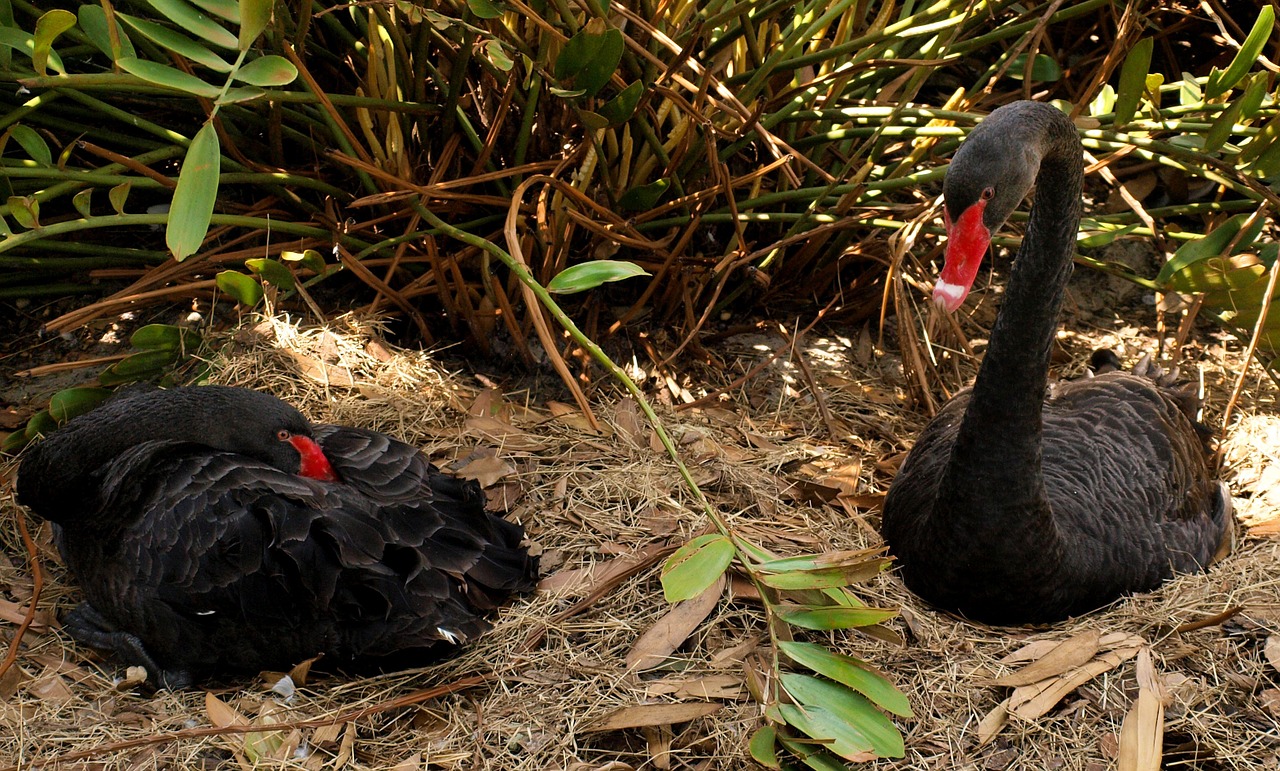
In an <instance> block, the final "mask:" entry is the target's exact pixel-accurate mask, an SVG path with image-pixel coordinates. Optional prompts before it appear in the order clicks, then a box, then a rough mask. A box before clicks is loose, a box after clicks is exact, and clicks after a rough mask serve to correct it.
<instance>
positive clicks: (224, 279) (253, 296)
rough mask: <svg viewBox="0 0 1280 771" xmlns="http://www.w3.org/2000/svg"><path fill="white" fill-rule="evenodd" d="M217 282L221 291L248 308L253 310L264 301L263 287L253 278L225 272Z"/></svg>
mask: <svg viewBox="0 0 1280 771" xmlns="http://www.w3.org/2000/svg"><path fill="white" fill-rule="evenodd" d="M216 281H217V282H218V288H219V289H221V290H222V291H224V292H226V293H227V294H229V295H231V296H232V297H234V298H235V299H236V302H238V303H240V304H241V305H243V306H245V307H247V308H252V307H253V306H255V305H257V304H258V301H259V300H261V299H262V294H263V292H262V285H261V284H259V283H258V282H257V281H256V280H254V278H253V277H252V276H246V275H245V274H243V273H241V272H239V271H235V270H224V271H222V272H221V273H219V274H218V276H217V279H216Z"/></svg>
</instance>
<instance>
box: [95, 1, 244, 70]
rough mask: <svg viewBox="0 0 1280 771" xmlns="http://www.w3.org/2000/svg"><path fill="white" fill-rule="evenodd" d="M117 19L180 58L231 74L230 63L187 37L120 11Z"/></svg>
mask: <svg viewBox="0 0 1280 771" xmlns="http://www.w3.org/2000/svg"><path fill="white" fill-rule="evenodd" d="M116 18H118V19H120V20H121V21H123V22H124V23H125V24H128V25H129V26H130V27H132V28H134V29H136V30H137V31H138V32H140V33H141V34H142V36H143V37H145V38H147V39H148V40H150V41H151V42H153V43H155V44H156V45H159V46H160V47H162V48H167V49H168V50H170V51H172V52H174V53H175V54H178V55H179V56H185V57H186V58H188V59H190V60H191V61H193V62H195V63H196V64H200V65H203V66H205V67H208V68H209V69H211V70H214V71H216V72H231V69H232V67H231V63H230V62H228V61H226V60H225V59H223V58H222V57H221V56H218V55H217V54H216V53H214V52H213V51H210V50H209V49H208V48H205V47H204V46H203V45H201V44H200V43H197V42H196V41H194V40H192V39H191V38H189V37H187V36H186V35H181V34H179V33H177V32H174V31H173V30H171V29H169V28H168V27H164V26H161V25H159V24H156V23H155V22H153V21H147V20H146V19H139V18H135V17H133V16H130V15H128V14H124V13H120V12H119V11H116ZM139 77H141V76H139ZM201 82H203V81H201Z"/></svg>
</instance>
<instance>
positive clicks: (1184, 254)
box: [1156, 214, 1266, 286]
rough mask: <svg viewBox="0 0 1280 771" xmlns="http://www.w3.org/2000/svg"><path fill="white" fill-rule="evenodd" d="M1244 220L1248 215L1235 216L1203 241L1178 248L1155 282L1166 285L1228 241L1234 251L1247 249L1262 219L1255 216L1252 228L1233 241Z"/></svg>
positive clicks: (1256, 235)
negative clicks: (1232, 245)
mask: <svg viewBox="0 0 1280 771" xmlns="http://www.w3.org/2000/svg"><path fill="white" fill-rule="evenodd" d="M1248 219H1249V215H1248V214H1237V215H1235V216H1234V217H1232V218H1231V219H1229V220H1227V221H1226V222H1224V223H1222V224H1221V225H1219V226H1218V227H1216V228H1214V229H1213V231H1212V232H1210V233H1209V234H1208V235H1206V236H1205V237H1204V238H1200V239H1197V240H1195V241H1188V242H1186V243H1185V244H1183V245H1182V246H1180V247H1178V251H1176V252H1174V255H1173V257H1172V258H1170V260H1169V261H1168V262H1166V263H1165V264H1164V267H1163V268H1161V269H1160V272H1159V273H1158V274H1157V275H1156V283H1157V284H1160V285H1162V286H1169V285H1170V280H1171V279H1172V278H1173V277H1174V276H1175V275H1177V274H1178V273H1180V272H1182V271H1183V270H1185V269H1186V268H1187V266H1189V265H1192V264H1194V263H1197V262H1199V261H1201V260H1206V259H1208V258H1210V257H1217V256H1220V255H1222V253H1223V252H1224V251H1225V250H1226V248H1227V246H1228V245H1229V244H1231V243H1232V241H1235V250H1236V251H1237V252H1238V251H1242V250H1244V249H1247V248H1248V247H1249V246H1250V245H1251V244H1252V243H1253V242H1254V241H1255V240H1256V239H1257V238H1258V235H1259V234H1260V233H1261V232H1262V226H1263V225H1265V224H1266V222H1265V220H1266V218H1265V217H1258V218H1257V219H1256V220H1255V221H1254V223H1253V226H1252V227H1251V228H1249V230H1248V231H1247V232H1245V233H1244V235H1243V236H1241V237H1240V238H1239V239H1238V240H1237V239H1236V236H1237V234H1239V233H1240V229H1241V228H1242V227H1244V223H1245V222H1246V221H1247V220H1248Z"/></svg>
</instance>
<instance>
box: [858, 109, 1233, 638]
mask: <svg viewBox="0 0 1280 771" xmlns="http://www.w3.org/2000/svg"><path fill="white" fill-rule="evenodd" d="M1082 180H1083V162H1082V151H1081V145H1080V139H1079V136H1078V134H1077V133H1076V130H1075V127H1074V126H1073V125H1072V123H1071V121H1070V120H1069V119H1068V118H1067V117H1066V116H1065V115H1064V114H1063V113H1062V112H1060V111H1059V110H1057V109H1055V108H1054V107H1052V106H1050V105H1046V104H1041V103H1037V102H1029V101H1023V102H1015V103H1013V104H1009V105H1006V106H1004V107H1001V108H999V109H997V110H995V111H994V112H992V113H991V114H990V115H989V116H988V117H987V118H986V120H984V121H982V123H981V124H980V125H978V126H977V128H975V129H974V130H973V132H972V133H971V134H970V135H969V137H968V139H967V140H965V142H964V143H963V144H962V145H961V147H960V149H959V150H957V151H956V154H955V157H954V159H953V160H952V162H951V166H950V168H949V169H948V171H947V176H946V181H945V183H944V190H943V194H944V200H945V211H944V214H945V217H946V222H947V236H948V240H947V249H946V255H945V264H944V267H943V270H942V275H941V278H940V280H939V281H938V282H937V284H936V288H935V289H934V301H935V302H936V303H937V304H938V305H939V306H940V307H942V308H943V309H945V310H946V311H954V310H956V309H957V308H958V307H959V306H960V304H961V303H962V302H963V301H964V298H965V296H966V295H967V294H968V292H969V288H970V286H971V285H972V283H973V280H974V277H975V276H976V274H977V271H978V265H979V264H980V263H981V261H982V257H983V254H984V253H985V252H986V251H987V246H988V244H989V243H990V240H991V234H992V232H993V231H995V230H996V229H997V228H999V227H1000V226H1001V225H1003V224H1004V222H1005V220H1006V219H1007V218H1008V217H1009V215H1010V213H1011V212H1012V211H1013V210H1014V208H1015V207H1016V206H1017V205H1018V204H1019V203H1020V202H1021V201H1022V200H1023V199H1024V198H1025V197H1026V196H1027V194H1028V192H1029V191H1030V190H1031V187H1032V184H1033V183H1034V185H1035V189H1036V193H1035V202H1034V204H1033V206H1032V208H1031V216H1030V220H1029V222H1028V223H1027V230H1026V235H1025V236H1024V237H1023V240H1022V248H1021V249H1020V250H1019V252H1018V257H1017V258H1016V260H1015V261H1014V264H1013V269H1012V272H1011V273H1010V275H1009V283H1008V286H1007V287H1006V289H1005V292H1004V301H1003V303H1002V304H1001V306H1000V311H999V315H998V316H997V318H996V321H995V325H994V327H993V328H992V330H991V336H990V341H989V343H988V346H987V352H986V356H985V357H984V358H983V361H982V365H981V367H980V369H979V370H978V376H977V379H976V380H975V381H974V384H973V387H972V389H969V390H966V391H963V392H961V393H959V394H957V395H956V396H955V398H953V399H951V400H950V401H949V402H947V403H946V404H945V405H944V406H943V407H942V409H941V410H940V411H939V412H938V414H937V416H935V417H934V419H933V421H932V422H930V423H929V425H928V426H926V427H925V429H924V431H923V432H922V433H921V434H920V437H919V438H918V439H917V440H916V443H915V446H914V447H913V448H912V450H911V452H910V454H909V455H908V456H907V459H906V461H905V462H904V463H903V465H902V468H901V469H900V470H899V472H898V475H897V477H896V478H895V479H894V481H893V484H892V486H891V488H890V490H889V494H888V496H887V498H886V499H885V502H884V516H883V524H882V528H881V529H882V533H883V535H884V537H885V540H886V541H887V542H888V544H889V548H890V550H891V551H892V552H893V553H894V554H895V555H896V557H897V560H898V564H899V565H900V566H901V572H902V577H903V580H904V581H905V582H906V585H907V587H908V588H909V589H911V590H912V591H913V592H915V593H916V594H918V595H919V596H920V597H922V598H924V599H925V600H927V601H928V602H930V603H932V604H934V605H936V606H938V607H940V608H943V609H946V610H950V611H955V612H958V613H960V614H962V615H964V616H967V617H969V618H972V619H975V620H979V621H985V622H988V623H996V624H1021V623H1039V622H1050V621H1056V620H1060V619H1063V618H1066V617H1068V616H1071V615H1076V614H1079V613H1083V612H1086V611H1090V610H1094V609H1096V608H1098V607H1101V606H1103V605H1105V604H1107V603H1109V602H1111V601H1113V600H1115V599H1116V598H1118V597H1120V596H1122V595H1125V594H1129V593H1132V592H1138V591H1145V590H1149V589H1153V588H1155V587H1157V586H1159V585H1160V583H1161V582H1163V581H1164V580H1165V579H1167V578H1169V577H1170V576H1171V575H1173V574H1174V573H1186V572H1197V571H1200V570H1203V569H1204V568H1205V567H1206V566H1207V565H1208V563H1209V561H1210V559H1211V558H1212V556H1213V555H1214V552H1215V549H1216V548H1217V547H1218V545H1219V543H1220V541H1222V539H1223V537H1224V535H1225V534H1226V533H1227V532H1228V530H1227V529H1228V527H1229V520H1230V519H1231V516H1230V501H1231V499H1230V495H1229V494H1228V493H1227V491H1226V487H1225V485H1222V484H1221V483H1219V482H1218V481H1217V480H1215V478H1214V477H1213V475H1212V473H1211V472H1210V469H1209V465H1208V462H1207V458H1206V448H1205V446H1204V444H1203V441H1202V438H1201V435H1200V433H1199V432H1198V431H1197V428H1196V424H1195V423H1194V421H1193V419H1192V416H1188V415H1187V414H1186V413H1185V409H1186V407H1187V399H1186V398H1185V394H1182V393H1178V392H1175V391H1174V390H1173V389H1171V388H1166V387H1165V385H1164V384H1163V383H1157V382H1153V381H1152V380H1151V379H1150V378H1147V377H1141V376H1139V375H1137V374H1132V373H1128V372H1108V373H1105V374H1101V375H1098V376H1097V377H1092V378H1086V379H1081V380H1077V381H1073V382H1063V383H1056V384H1054V385H1053V386H1049V385H1048V382H1047V381H1048V368H1049V352H1050V347H1051V345H1052V343H1053V340H1054V334H1055V330H1056V328H1057V319H1058V311H1059V308H1060V307H1061V305H1062V298H1063V294H1064V292H1065V290H1066V285H1067V279H1068V278H1069V277H1070V275H1071V268H1072V255H1073V254H1074V251H1075V242H1076V230H1077V227H1078V224H1079V220H1080V210H1081V201H1080V197H1081V184H1082ZM1192 415H1194V413H1192Z"/></svg>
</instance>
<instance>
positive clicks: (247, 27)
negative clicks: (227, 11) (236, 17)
mask: <svg viewBox="0 0 1280 771" xmlns="http://www.w3.org/2000/svg"><path fill="white" fill-rule="evenodd" d="M272 2H273V0H240V38H239V41H238V42H239V47H240V50H241V51H247V50H249V46H251V45H253V41H255V40H257V39H258V35H261V34H262V31H263V30H265V29H266V28H267V25H268V24H270V23H271V8H272Z"/></svg>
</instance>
